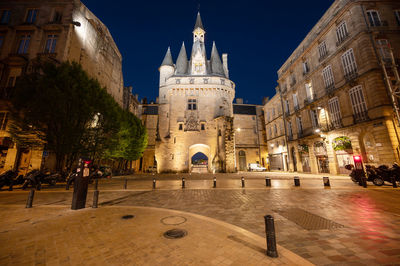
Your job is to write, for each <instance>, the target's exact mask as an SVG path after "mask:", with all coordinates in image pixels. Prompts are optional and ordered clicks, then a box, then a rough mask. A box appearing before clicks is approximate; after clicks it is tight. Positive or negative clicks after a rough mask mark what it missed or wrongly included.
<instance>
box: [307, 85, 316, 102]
mask: <svg viewBox="0 0 400 266" xmlns="http://www.w3.org/2000/svg"><path fill="white" fill-rule="evenodd" d="M306 96H307V100H309V101H312V100H313V99H314V94H313V88H312V83H311V81H310V82H308V83H306Z"/></svg>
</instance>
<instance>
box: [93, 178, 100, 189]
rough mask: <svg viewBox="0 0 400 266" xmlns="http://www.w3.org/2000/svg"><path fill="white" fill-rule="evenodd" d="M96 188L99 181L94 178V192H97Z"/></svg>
mask: <svg viewBox="0 0 400 266" xmlns="http://www.w3.org/2000/svg"><path fill="white" fill-rule="evenodd" d="M98 187H99V179H98V178H96V180H95V181H94V190H97V188H98Z"/></svg>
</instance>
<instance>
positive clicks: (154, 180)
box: [153, 178, 156, 189]
mask: <svg viewBox="0 0 400 266" xmlns="http://www.w3.org/2000/svg"><path fill="white" fill-rule="evenodd" d="M153 189H156V179H155V178H153Z"/></svg>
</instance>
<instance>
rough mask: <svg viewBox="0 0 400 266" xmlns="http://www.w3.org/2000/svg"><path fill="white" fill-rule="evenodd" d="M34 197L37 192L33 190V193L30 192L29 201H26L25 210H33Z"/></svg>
mask: <svg viewBox="0 0 400 266" xmlns="http://www.w3.org/2000/svg"><path fill="white" fill-rule="evenodd" d="M33 196H35V190H34V189H33V188H32V189H31V191H29V195H28V200H27V201H26V206H25V208H32V203H33Z"/></svg>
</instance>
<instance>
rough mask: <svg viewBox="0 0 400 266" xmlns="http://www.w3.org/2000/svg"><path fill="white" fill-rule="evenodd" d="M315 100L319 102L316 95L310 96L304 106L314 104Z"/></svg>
mask: <svg viewBox="0 0 400 266" xmlns="http://www.w3.org/2000/svg"><path fill="white" fill-rule="evenodd" d="M315 100H317V95H316V94H315V93H314V94H313V95H312V96H308V97H307V98H305V99H304V105H308V104H310V103H313V102H314V101H315Z"/></svg>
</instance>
